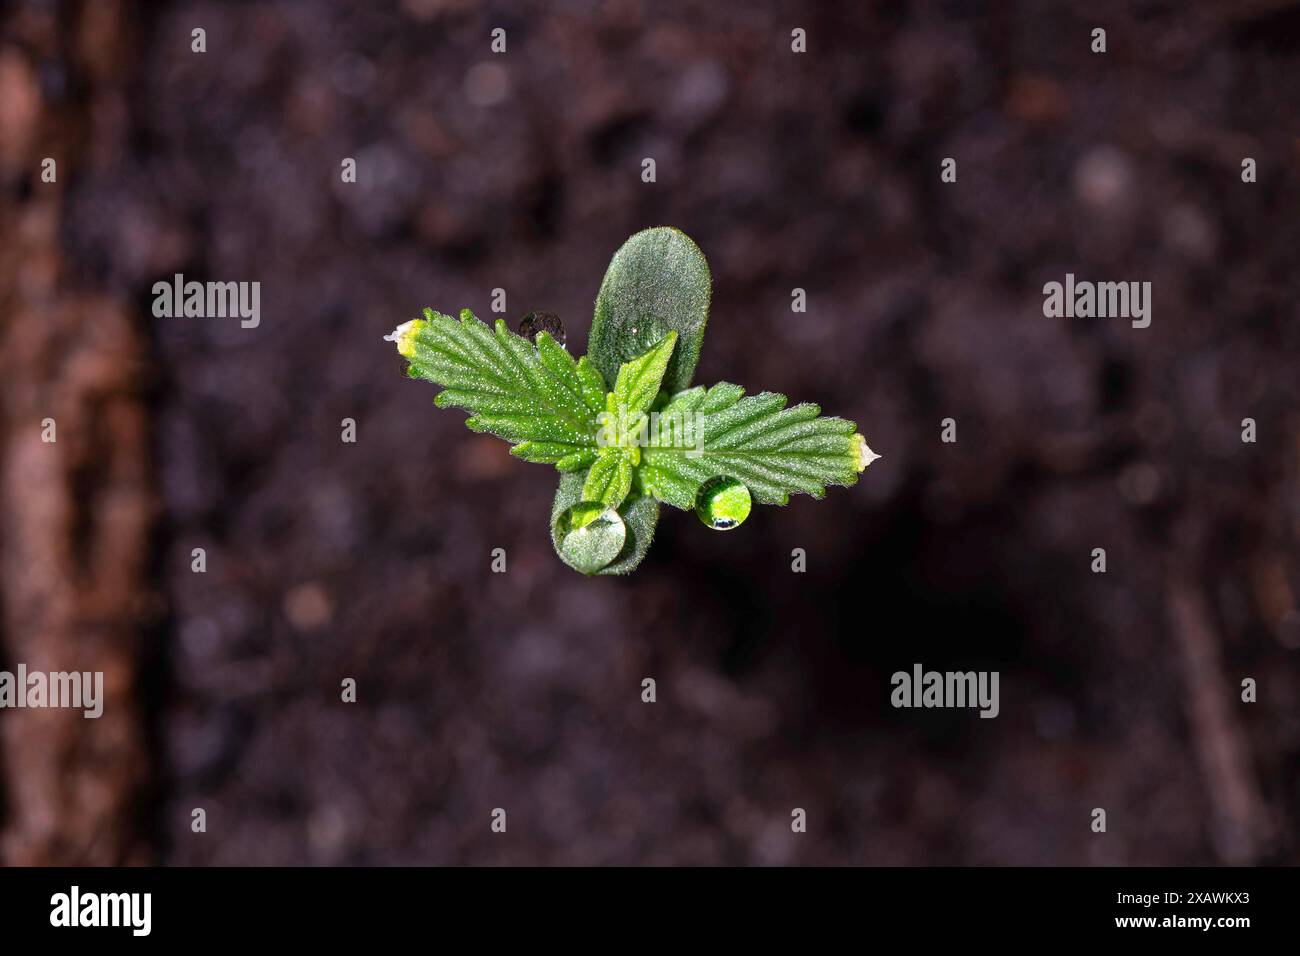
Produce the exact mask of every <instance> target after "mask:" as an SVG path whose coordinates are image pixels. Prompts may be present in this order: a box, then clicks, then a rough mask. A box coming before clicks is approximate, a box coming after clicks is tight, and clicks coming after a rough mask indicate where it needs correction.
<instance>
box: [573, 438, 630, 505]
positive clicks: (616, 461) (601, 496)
mask: <svg viewBox="0 0 1300 956" xmlns="http://www.w3.org/2000/svg"><path fill="white" fill-rule="evenodd" d="M632 470H633V469H632V456H631V455H630V454H629V453H628V452H627V451H625V450H623V449H622V448H602V449H601V450H600V456H599V457H598V458H597V459H596V463H595V464H594V465H592V466H591V470H590V471H589V472H587V480H586V481H585V482H583V485H582V500H583V501H599V502H601V503H602V504H604V505H607V506H608V507H610V508H617V507H618V506H619V505H621V504H622V503H623V499H624V498H626V497H627V493H628V492H629V491H631V490H632Z"/></svg>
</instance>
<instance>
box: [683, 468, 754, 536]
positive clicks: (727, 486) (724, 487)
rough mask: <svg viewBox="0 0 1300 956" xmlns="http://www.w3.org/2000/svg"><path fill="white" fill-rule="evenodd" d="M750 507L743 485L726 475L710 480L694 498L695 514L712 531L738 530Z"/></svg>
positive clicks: (746, 490) (747, 491) (749, 499)
mask: <svg viewBox="0 0 1300 956" xmlns="http://www.w3.org/2000/svg"><path fill="white" fill-rule="evenodd" d="M752 505H753V499H752V498H751V497H750V494H749V489H748V488H746V487H745V483H744V482H742V481H738V480H737V479H735V478H730V477H728V476H726V475H721V476H719V477H717V478H710V479H709V480H708V481H706V482H705V483H704V484H703V485H701V486H700V490H699V492H698V493H697V494H696V496H695V513H696V514H697V515H699V517H700V520H701V521H703V522H704V523H705V524H706V525H708V526H709V527H710V528H712V529H713V530H714V531H730V530H731V529H732V528H739V527H740V525H741V524H742V523H743V522H744V520H745V519H746V518H748V517H749V509H750V507H751V506H752Z"/></svg>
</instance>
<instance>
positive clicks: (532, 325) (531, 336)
mask: <svg viewBox="0 0 1300 956" xmlns="http://www.w3.org/2000/svg"><path fill="white" fill-rule="evenodd" d="M538 332H548V333H550V336H551V338H553V339H555V342H556V344H557V345H564V322H563V320H561V318H560V317H559V316H558V315H556V314H555V313H554V312H529V313H528V314H527V315H525V316H524V317H523V318H522V319H520V320H519V334H520V335H522V336H523V337H524V338H526V339H528V341H530V342H534V343H535V342H536V341H537V333H538Z"/></svg>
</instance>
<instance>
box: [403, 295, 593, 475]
mask: <svg viewBox="0 0 1300 956" xmlns="http://www.w3.org/2000/svg"><path fill="white" fill-rule="evenodd" d="M424 314H425V318H424V319H423V320H418V319H417V320H414V321H412V322H408V323H406V324H405V325H403V326H402V327H401V328H400V329H398V330H397V332H396V333H394V335H393V336H392V337H391V338H392V339H393V340H394V341H396V342H397V345H398V351H399V352H400V353H401V354H402V355H403V356H404V357H405V358H406V359H407V360H408V361H409V362H410V363H411V364H410V368H409V369H408V374H410V375H411V376H412V377H413V378H420V379H424V380H425V381H429V382H433V383H434V384H435V385H441V386H442V387H443V391H442V392H440V393H439V394H438V396H437V398H436V400H435V403H436V404H437V405H438V407H440V408H447V407H457V408H463V409H465V410H466V411H468V412H470V416H471V417H470V418H469V419H467V420H466V422H465V424H466V425H467V426H469V428H471V429H472V430H474V431H479V432H487V433H490V434H493V435H496V436H498V437H500V438H504V439H505V440H506V441H508V442H511V443H512V444H515V445H517V446H518V447H516V448H515V449H513V450H512V453H513V454H515V455H516V456H517V457H519V458H523V459H525V460H527V461H538V462H549V463H558V462H560V461H561V460H565V459H568V460H569V462H570V463H572V462H574V461H578V460H583V461H586V460H587V459H586V458H585V453H587V452H590V453H591V454H592V455H593V456H594V454H595V451H596V423H595V416H596V414H597V413H598V412H600V411H601V410H602V408H603V407H604V405H603V400H604V395H603V388H604V382H603V381H602V380H601V379H600V375H599V373H598V372H596V370H595V369H594V368H591V367H590V365H588V367H587V368H585V369H584V368H582V363H580V362H575V361H574V360H573V358H572V357H571V356H570V355H569V354H568V353H567V352H565V351H564V349H562V348H561V347H560V346H559V345H558V344H557V343H556V342H555V341H554V339H552V338H551V337H550V335H548V334H546V333H540V334H539V335H538V337H537V338H538V341H537V344H536V345H534V344H533V343H532V342H530V341H528V339H525V338H523V337H522V336H519V335H515V334H514V333H513V332H511V331H510V330H509V329H507V328H506V325H505V323H504V322H502V321H500V320H498V321H497V322H496V324H495V326H494V327H493V328H491V329H489V328H488V327H487V326H486V325H484V324H483V323H482V322H480V321H479V320H478V319H476V318H475V317H474V315H473V313H471V312H470V311H469V310H468V309H466V310H464V311H462V313H461V317H460V319H459V320H456V319H453V318H452V317H451V316H448V315H443V314H441V313H438V312H434V311H433V310H432V309H426V310H425V313H424ZM597 391H602V394H600V395H599V396H597V395H596V392H597ZM574 456H578V457H577V458H575V457H574Z"/></svg>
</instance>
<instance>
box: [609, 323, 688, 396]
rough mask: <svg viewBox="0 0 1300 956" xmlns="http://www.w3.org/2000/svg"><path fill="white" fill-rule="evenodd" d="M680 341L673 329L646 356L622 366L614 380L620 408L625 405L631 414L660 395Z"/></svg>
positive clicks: (640, 356)
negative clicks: (669, 364)
mask: <svg viewBox="0 0 1300 956" xmlns="http://www.w3.org/2000/svg"><path fill="white" fill-rule="evenodd" d="M676 344H677V333H676V332H669V333H668V334H667V335H665V336H664V337H663V339H662V340H661V341H660V342H658V343H656V344H655V345H654V347H652V348H651V349H650V350H649V351H647V352H646V353H645V354H644V355H638V356H637V357H636V358H634V359H631V360H630V361H627V362H624V363H623V364H622V365H620V366H619V369H618V379H617V380H616V381H615V382H614V392H613V395H614V403H615V407H614V408H610V409H609V411H616V410H617V408H618V407H622V408H623V409H624V410H625V412H626V413H627V414H629V415H632V414H635V413H637V412H646V411H649V410H650V406H651V405H652V404H654V400H655V398H656V397H657V396H658V395H659V384H660V383H661V382H662V381H663V379H664V370H665V369H667V368H668V360H669V358H670V357H671V356H672V354H673V346H674V345H676Z"/></svg>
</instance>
